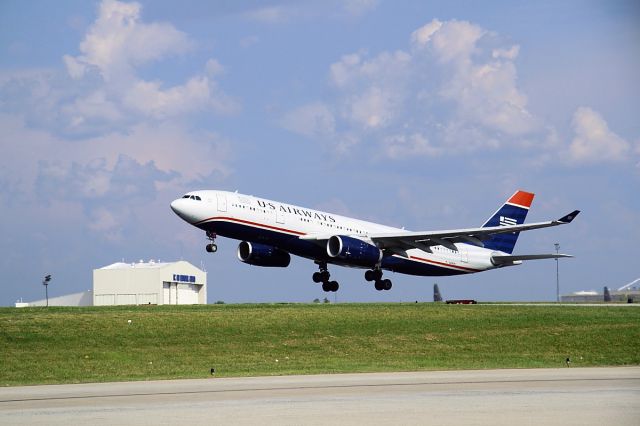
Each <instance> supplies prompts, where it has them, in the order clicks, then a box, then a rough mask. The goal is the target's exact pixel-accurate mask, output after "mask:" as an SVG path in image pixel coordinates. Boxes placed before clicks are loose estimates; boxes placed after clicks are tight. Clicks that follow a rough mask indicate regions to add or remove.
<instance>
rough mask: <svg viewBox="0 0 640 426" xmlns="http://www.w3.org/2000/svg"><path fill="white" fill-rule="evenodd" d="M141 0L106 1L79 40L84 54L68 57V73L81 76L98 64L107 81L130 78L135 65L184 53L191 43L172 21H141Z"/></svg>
mask: <svg viewBox="0 0 640 426" xmlns="http://www.w3.org/2000/svg"><path fill="white" fill-rule="evenodd" d="M141 9H142V7H141V6H140V4H139V3H135V2H134V3H123V2H119V1H116V0H103V2H102V3H101V4H100V8H99V14H98V18H97V19H96V21H95V22H94V23H93V25H92V26H91V27H90V28H89V31H88V33H87V34H86V35H85V38H84V40H83V41H82V43H80V52H81V53H82V54H81V55H79V56H77V57H75V58H73V57H70V56H65V58H64V60H65V64H66V65H67V69H68V71H69V74H70V75H71V76H73V77H75V78H79V77H81V76H82V75H83V74H84V72H85V70H86V69H87V68H88V67H96V68H97V69H98V70H99V71H100V73H101V75H102V76H103V78H104V79H105V80H106V81H110V80H113V79H117V80H121V79H124V78H128V77H129V76H130V75H131V74H132V73H133V68H135V66H138V65H142V64H145V63H148V62H151V61H154V60H158V59H160V58H162V57H164V56H166V55H170V54H176V53H178V54H179V53H185V52H187V51H188V50H189V49H190V48H191V47H192V43H191V42H190V41H189V38H188V37H187V35H186V34H184V33H183V32H181V31H178V30H177V29H175V28H174V27H173V26H172V25H170V24H165V23H151V24H146V23H143V22H141V20H140V12H141Z"/></svg>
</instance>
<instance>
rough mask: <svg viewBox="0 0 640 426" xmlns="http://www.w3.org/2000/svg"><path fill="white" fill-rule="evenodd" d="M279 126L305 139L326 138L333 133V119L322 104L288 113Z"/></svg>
mask: <svg viewBox="0 0 640 426" xmlns="http://www.w3.org/2000/svg"><path fill="white" fill-rule="evenodd" d="M280 124H281V125H282V127H284V128H285V129H287V130H289V131H291V132H294V133H298V134H301V135H304V136H307V137H310V136H326V135H331V134H333V133H334V132H335V118H334V115H333V113H332V112H331V111H330V110H329V108H328V107H327V106H326V105H325V104H323V103H320V102H318V103H313V104H309V105H304V106H301V107H299V108H296V109H295V110H293V111H290V112H288V113H287V114H285V115H284V117H283V118H282V119H281V121H280Z"/></svg>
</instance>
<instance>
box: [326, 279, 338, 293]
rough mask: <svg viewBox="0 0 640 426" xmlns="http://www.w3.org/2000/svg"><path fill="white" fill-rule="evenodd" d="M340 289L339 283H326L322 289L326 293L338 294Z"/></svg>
mask: <svg viewBox="0 0 640 426" xmlns="http://www.w3.org/2000/svg"><path fill="white" fill-rule="evenodd" d="M339 288H340V284H338V282H337V281H325V282H323V283H322V289H323V290H324V291H326V292H330V291H332V292H336V291H338V289H339Z"/></svg>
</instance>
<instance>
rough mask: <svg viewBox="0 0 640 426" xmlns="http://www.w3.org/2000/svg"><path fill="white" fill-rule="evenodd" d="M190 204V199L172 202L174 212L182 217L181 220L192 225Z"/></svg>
mask: <svg viewBox="0 0 640 426" xmlns="http://www.w3.org/2000/svg"><path fill="white" fill-rule="evenodd" d="M188 204H189V199H185V198H178V199H177V200H173V201H172V202H171V210H173V212H174V213H175V214H177V215H178V216H180V218H182V219H183V220H185V221H187V222H189V223H191V220H190V219H191V217H190V216H191V215H190V214H189V213H188V207H189V206H188Z"/></svg>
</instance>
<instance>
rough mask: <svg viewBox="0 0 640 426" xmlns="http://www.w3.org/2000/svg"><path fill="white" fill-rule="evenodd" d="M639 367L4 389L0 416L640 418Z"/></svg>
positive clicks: (309, 420) (80, 420) (450, 420)
mask: <svg viewBox="0 0 640 426" xmlns="http://www.w3.org/2000/svg"><path fill="white" fill-rule="evenodd" d="M639 401H640V367H619V368H565V369H535V370H524V369H523V370H482V371H434V372H417V373H374V374H341V375H317V376H285V377H257V378H227V379H218V378H211V379H203V380H170V381H150V382H124V383H100V384H80V385H49V386H26V387H9V388H0V424H1V425H20V424H30V425H37V424H46V425H67V426H68V425H71V424H73V425H79V424H91V425H102V424H148V425H158V424H246V425H264V424H278V425H282V424H291V425H294V424H295V425H298V424H353V425H356V424H368V425H376V424H438V425H460V424H465V425H478V424H484V425H489V424H490V425H514V424H517V425H529V424H531V425H539V424H544V425H603V424H609V425H636V426H637V425H640V404H638V402H639Z"/></svg>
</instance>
